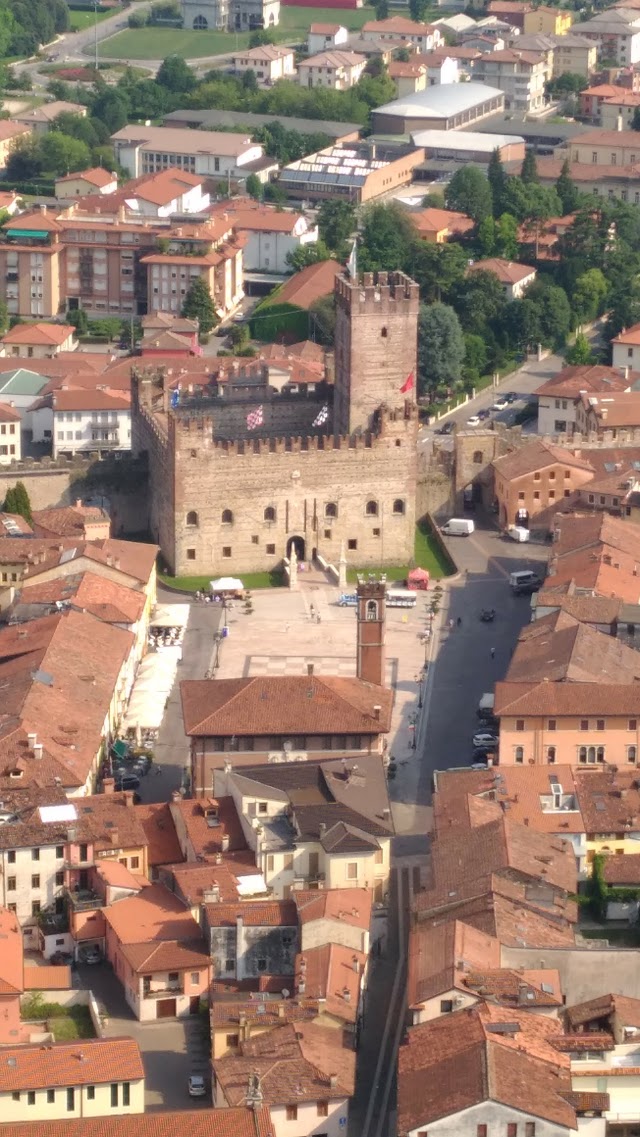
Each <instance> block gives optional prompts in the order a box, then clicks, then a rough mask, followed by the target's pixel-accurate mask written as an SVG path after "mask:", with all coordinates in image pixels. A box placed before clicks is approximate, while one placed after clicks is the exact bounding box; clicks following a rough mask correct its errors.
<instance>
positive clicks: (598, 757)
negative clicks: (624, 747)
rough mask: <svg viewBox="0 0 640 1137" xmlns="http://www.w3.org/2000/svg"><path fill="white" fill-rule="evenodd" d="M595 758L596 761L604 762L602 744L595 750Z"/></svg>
mask: <svg viewBox="0 0 640 1137" xmlns="http://www.w3.org/2000/svg"><path fill="white" fill-rule="evenodd" d="M596 760H597V761H598V762H604V746H599V747H598V749H597V750H596Z"/></svg>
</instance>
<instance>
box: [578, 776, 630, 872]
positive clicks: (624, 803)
mask: <svg viewBox="0 0 640 1137" xmlns="http://www.w3.org/2000/svg"><path fill="white" fill-rule="evenodd" d="M575 783H576V794H577V796H578V802H579V803H580V809H581V811H582V817H583V819H584V830H585V833H587V834H592V833H605V832H606V833H614V832H615V833H624V832H625V830H626V829H627V828H628V822H629V820H630V819H631V818H634V817H639V820H638V825H637V827H638V828H640V816H639V815H640V788H639V783H638V774H637V771H636V770H634V769H617V768H616V767H615V766H613V767H608V768H607V769H606V770H604V771H600V770H576V772H575ZM621 859H622V858H621Z"/></svg>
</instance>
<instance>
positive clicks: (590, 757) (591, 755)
mask: <svg viewBox="0 0 640 1137" xmlns="http://www.w3.org/2000/svg"><path fill="white" fill-rule="evenodd" d="M595 760H596V748H595V746H588V747H587V762H595Z"/></svg>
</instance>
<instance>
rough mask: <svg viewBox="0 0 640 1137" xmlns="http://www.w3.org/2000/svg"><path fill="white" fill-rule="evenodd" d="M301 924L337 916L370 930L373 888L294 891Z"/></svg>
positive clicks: (354, 925)
mask: <svg viewBox="0 0 640 1137" xmlns="http://www.w3.org/2000/svg"><path fill="white" fill-rule="evenodd" d="M291 899H292V900H293V901H294V903H295V905H296V908H297V909H298V920H299V922H300V926H302V925H304V924H309V923H311V922H312V921H313V920H337V921H338V923H340V924H346V925H348V926H349V927H352V928H361V929H362V930H363V931H366V932H368V931H369V928H370V926H371V909H372V906H373V892H372V890H371V889H370V888H326V889H322V891H302V892H294V893H293V895H292V897H291Z"/></svg>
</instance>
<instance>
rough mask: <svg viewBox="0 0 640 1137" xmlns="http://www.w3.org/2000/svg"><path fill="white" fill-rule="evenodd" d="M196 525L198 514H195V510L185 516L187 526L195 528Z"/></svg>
mask: <svg viewBox="0 0 640 1137" xmlns="http://www.w3.org/2000/svg"><path fill="white" fill-rule="evenodd" d="M197 524H198V514H197V513H196V511H195V509H191V510H189V512H188V514H187V525H195V526H197Z"/></svg>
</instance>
